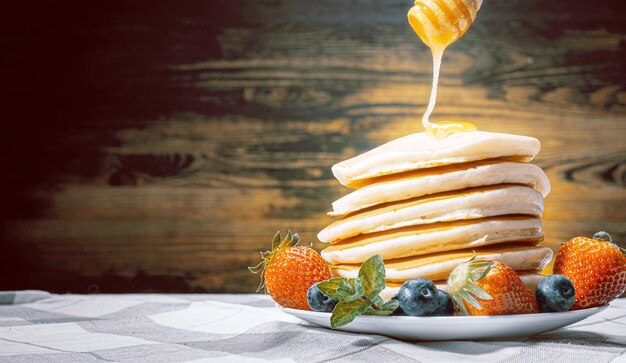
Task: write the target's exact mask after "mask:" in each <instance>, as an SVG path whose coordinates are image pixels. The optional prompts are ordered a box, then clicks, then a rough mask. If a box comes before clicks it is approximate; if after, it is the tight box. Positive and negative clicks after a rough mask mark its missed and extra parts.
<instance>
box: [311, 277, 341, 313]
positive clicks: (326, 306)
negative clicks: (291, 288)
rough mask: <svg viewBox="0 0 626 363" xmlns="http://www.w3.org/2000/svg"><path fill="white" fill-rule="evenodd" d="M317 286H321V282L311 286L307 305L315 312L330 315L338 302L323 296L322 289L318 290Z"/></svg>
mask: <svg viewBox="0 0 626 363" xmlns="http://www.w3.org/2000/svg"><path fill="white" fill-rule="evenodd" d="M317 284H319V282H317V283H315V284H313V285H311V287H309V289H308V290H307V292H306V300H307V303H308V304H309V307H310V308H311V309H312V310H313V311H321V312H326V313H330V312H331V311H333V309H334V308H335V305H337V302H338V301H337V300H335V299H331V298H329V297H328V296H326V295H324V294H322V292H321V291H320V289H318V288H317Z"/></svg>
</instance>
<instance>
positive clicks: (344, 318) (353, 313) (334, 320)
mask: <svg viewBox="0 0 626 363" xmlns="http://www.w3.org/2000/svg"><path fill="white" fill-rule="evenodd" d="M368 307H369V303H368V302H367V301H364V300H362V299H358V300H354V301H351V302H345V301H340V302H338V303H337V305H335V309H333V314H332V315H331V316H330V327H331V328H333V329H335V328H338V327H340V326H344V325H346V324H349V323H351V322H352V321H353V320H354V318H356V317H357V316H359V315H361V314H363V312H364V311H365V310H366V309H367V308H368Z"/></svg>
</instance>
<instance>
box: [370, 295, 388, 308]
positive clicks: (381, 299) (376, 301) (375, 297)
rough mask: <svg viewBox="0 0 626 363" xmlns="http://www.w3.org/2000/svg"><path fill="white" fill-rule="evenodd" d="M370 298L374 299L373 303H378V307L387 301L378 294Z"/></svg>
mask: <svg viewBox="0 0 626 363" xmlns="http://www.w3.org/2000/svg"><path fill="white" fill-rule="evenodd" d="M370 300H372V303H374V305H376V308H379V309H380V307H381V306H383V305H384V304H385V302H384V301H383V298H382V297H380V296H378V295H376V296H374V297H373V298H371V299H370Z"/></svg>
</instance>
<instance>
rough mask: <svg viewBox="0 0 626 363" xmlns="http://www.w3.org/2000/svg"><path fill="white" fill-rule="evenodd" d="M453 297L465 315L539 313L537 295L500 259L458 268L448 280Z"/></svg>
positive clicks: (471, 263)
mask: <svg viewBox="0 0 626 363" xmlns="http://www.w3.org/2000/svg"><path fill="white" fill-rule="evenodd" d="M448 287H449V289H450V294H451V295H452V299H453V300H454V302H455V305H456V306H457V308H458V309H459V310H460V311H461V313H463V314H464V315H504V314H526V313H534V312H537V311H538V308H537V301H536V300H535V295H534V294H533V292H532V291H530V290H529V289H528V288H527V287H526V285H524V283H523V282H522V279H521V278H520V277H519V275H518V274H517V272H515V271H514V270H513V269H512V268H510V267H509V266H507V265H505V264H504V263H502V262H500V261H497V260H476V259H472V260H470V261H469V262H466V263H463V264H461V265H459V266H457V267H456V268H455V269H454V271H452V274H451V275H450V278H449V279H448Z"/></svg>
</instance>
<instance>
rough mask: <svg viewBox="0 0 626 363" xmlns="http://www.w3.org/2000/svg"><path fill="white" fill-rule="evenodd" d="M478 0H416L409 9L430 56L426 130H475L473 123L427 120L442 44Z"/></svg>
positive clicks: (468, 20)
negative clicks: (430, 85) (430, 82)
mask: <svg viewBox="0 0 626 363" xmlns="http://www.w3.org/2000/svg"><path fill="white" fill-rule="evenodd" d="M481 4H482V0H416V1H415V4H414V6H413V7H412V8H411V9H410V10H409V13H408V19H409V24H410V25H411V27H412V28H413V30H414V31H415V33H416V34H417V36H418V37H419V38H420V39H421V40H422V41H423V42H424V44H426V45H427V46H428V47H429V48H430V51H431V53H432V58H433V83H432V88H431V92H430V99H429V101H428V106H427V108H426V111H425V112H424V115H423V116H422V125H423V126H424V129H425V130H426V132H428V133H430V134H432V135H434V136H436V137H445V136H447V135H449V134H451V133H455V132H462V131H473V130H476V129H477V128H476V125H474V124H473V123H471V122H464V121H443V122H438V123H433V122H430V120H429V118H430V115H431V114H432V112H433V110H434V109H435V104H436V102H437V87H438V85H439V73H440V70H441V61H442V58H443V53H444V51H445V50H446V48H447V47H448V46H449V45H450V44H452V43H454V42H455V41H456V40H457V39H459V38H460V37H461V36H462V35H463V34H464V33H465V32H466V31H467V29H468V28H469V27H470V25H471V24H472V22H473V21H474V19H475V18H476V13H477V12H478V9H480V5H481Z"/></svg>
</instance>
